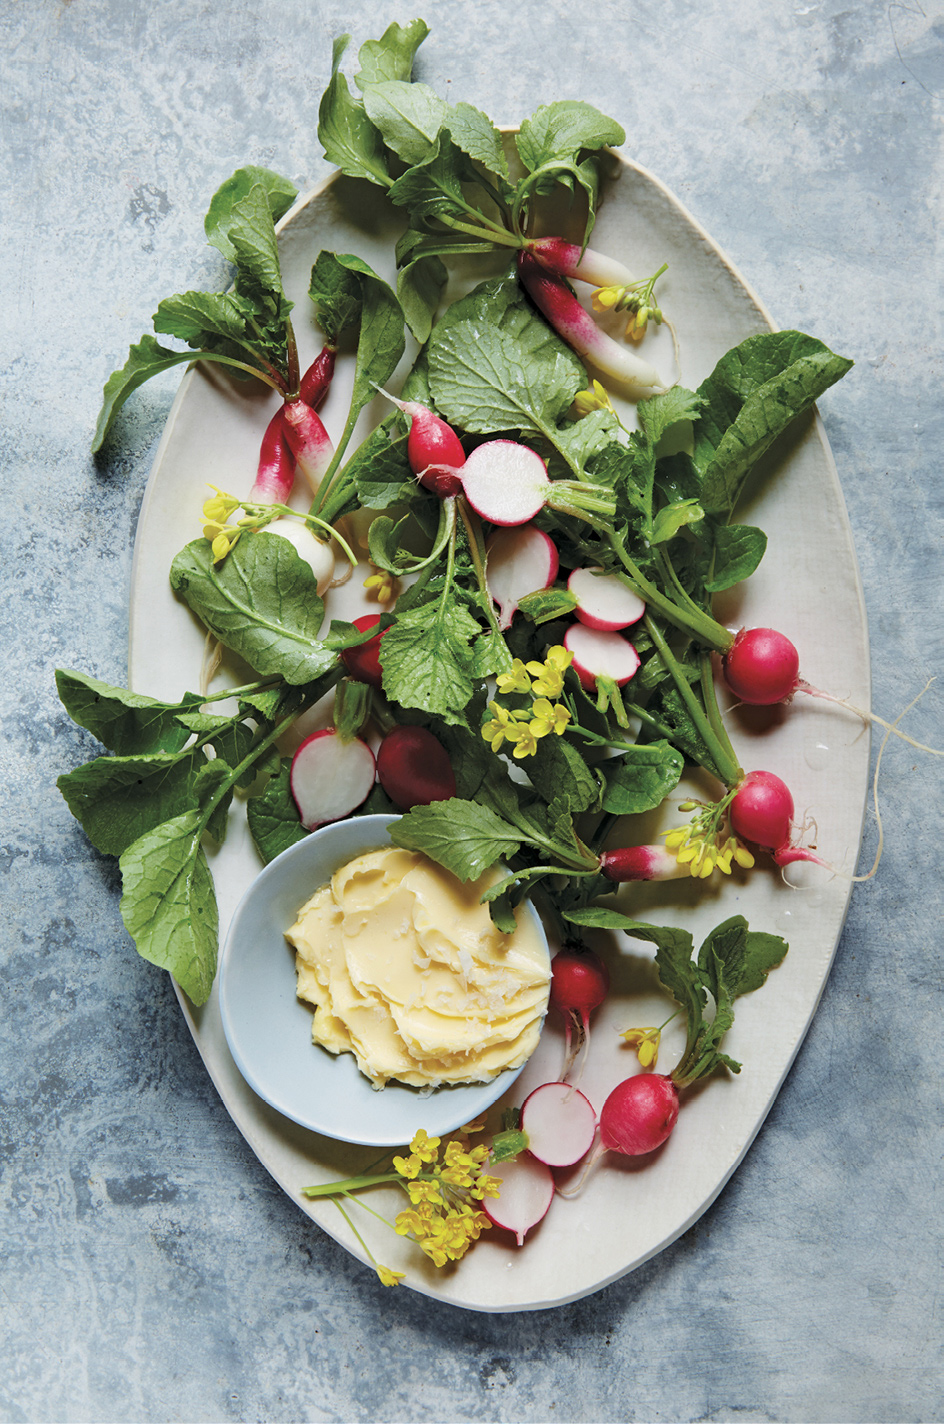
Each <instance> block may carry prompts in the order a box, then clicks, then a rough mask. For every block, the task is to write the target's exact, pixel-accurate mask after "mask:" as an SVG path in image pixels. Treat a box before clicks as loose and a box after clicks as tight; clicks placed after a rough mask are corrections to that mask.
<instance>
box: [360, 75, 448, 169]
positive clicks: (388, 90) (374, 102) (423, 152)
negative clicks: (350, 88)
mask: <svg viewBox="0 0 945 1424" xmlns="http://www.w3.org/2000/svg"><path fill="white" fill-rule="evenodd" d="M358 87H359V88H360V89H361V91H362V93H363V95H364V108H365V112H366V113H367V116H368V118H369V119H370V120H371V123H372V124H373V125H374V127H375V128H376V129H377V130H378V132H379V133H380V135H381V137H382V138H383V140H384V142H385V143H386V145H387V147H388V148H390V149H392V150H393V151H394V153H396V154H397V157H398V158H400V159H402V160H403V162H404V163H410V164H413V163H422V162H423V160H424V159H425V158H426V157H427V155H428V154H429V152H430V150H431V148H432V147H433V146H434V144H435V143H436V140H437V135H438V134H439V132H440V127H441V125H442V123H443V120H444V119H445V117H446V108H447V106H446V101H445V100H444V99H441V98H440V96H439V95H438V94H437V93H436V92H435V90H433V89H431V88H430V87H429V85H427V84H417V83H406V82H404V81H403V80H400V79H391V80H385V81H382V82H380V83H376V84H368V83H364V82H362V81H361V79H360V77H359V80H358Z"/></svg>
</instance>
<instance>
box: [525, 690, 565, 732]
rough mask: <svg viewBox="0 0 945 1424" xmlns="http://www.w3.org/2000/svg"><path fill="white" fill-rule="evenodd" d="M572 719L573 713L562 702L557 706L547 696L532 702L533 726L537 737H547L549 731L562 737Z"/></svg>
mask: <svg viewBox="0 0 945 1424" xmlns="http://www.w3.org/2000/svg"><path fill="white" fill-rule="evenodd" d="M570 720H571V713H570V712H569V711H568V709H567V707H562V705H561V703H560V702H559V703H558V704H557V706H555V704H554V703H553V702H549V701H548V699H547V697H539V698H537V699H536V701H535V702H533V703H532V720H531V727H532V731H533V732H534V734H535V736H536V737H546V736H547V735H548V733H549V732H554V734H555V736H556V737H560V736H562V734H563V733H564V729H565V727H566V726H567V725H568V723H569V722H570Z"/></svg>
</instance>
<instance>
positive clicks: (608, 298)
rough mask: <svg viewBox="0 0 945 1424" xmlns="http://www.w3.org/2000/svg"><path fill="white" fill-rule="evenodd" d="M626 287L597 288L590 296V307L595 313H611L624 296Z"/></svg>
mask: <svg viewBox="0 0 945 1424" xmlns="http://www.w3.org/2000/svg"><path fill="white" fill-rule="evenodd" d="M626 292H627V289H626V287H598V288H597V290H596V291H595V292H593V293H592V294H591V305H592V306H593V308H594V310H595V311H599V312H607V311H613V310H614V308H615V307H619V305H620V303H621V302H622V301H623V299H624V297H625V296H626Z"/></svg>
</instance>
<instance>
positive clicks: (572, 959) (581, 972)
mask: <svg viewBox="0 0 945 1424" xmlns="http://www.w3.org/2000/svg"><path fill="white" fill-rule="evenodd" d="M609 988H610V975H609V974H608V972H607V966H606V965H605V964H604V962H603V960H601V959H600V958H599V957H598V956H597V955H596V954H595V953H594V952H593V950H590V949H585V948H583V947H574V948H571V947H569V948H566V949H560V950H559V951H558V953H557V954H556V955H555V957H554V959H553V960H552V961H551V1003H552V1004H554V1006H555V1008H556V1009H557V1010H558V1012H559V1013H560V1014H561V1016H562V1018H563V1019H564V1066H563V1068H562V1070H561V1079H562V1081H564V1079H565V1078H566V1077H567V1076H568V1073H569V1072H570V1071H571V1068H572V1066H573V1064H574V1060H575V1058H576V1057H577V1055H578V1053H579V1052H580V1050H581V1047H582V1046H583V1048H584V1057H583V1058H582V1062H581V1068H582V1069H583V1066H584V1060H585V1059H586V1057H587V1050H588V1046H589V1044H590V1017H591V1014H592V1013H593V1012H594V1010H595V1009H596V1008H599V1007H600V1005H601V1004H602V1003H603V1002H604V1000H605V999H606V997H607V991H608V989H609ZM578 1079H580V1072H579V1073H578Z"/></svg>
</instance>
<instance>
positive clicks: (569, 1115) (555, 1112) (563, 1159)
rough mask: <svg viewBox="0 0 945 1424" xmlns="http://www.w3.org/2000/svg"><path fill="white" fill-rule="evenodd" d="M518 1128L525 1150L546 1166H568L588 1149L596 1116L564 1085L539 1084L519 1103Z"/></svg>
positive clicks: (578, 1159) (586, 1103)
mask: <svg viewBox="0 0 945 1424" xmlns="http://www.w3.org/2000/svg"><path fill="white" fill-rule="evenodd" d="M521 1128H522V1132H524V1134H525V1136H526V1138H527V1139H528V1150H529V1152H530V1153H531V1154H532V1156H533V1157H537V1158H538V1161H539V1162H544V1163H545V1165H546V1166H547V1167H571V1166H573V1165H574V1163H575V1162H580V1160H581V1158H582V1157H584V1156H585V1155H586V1154H587V1153H588V1152H589V1151H590V1150H591V1147H592V1145H593V1142H594V1134H595V1132H596V1131H597V1114H596V1113H595V1112H594V1109H593V1107H592V1106H591V1104H590V1102H589V1101H588V1099H587V1098H586V1097H585V1096H584V1094H583V1093H581V1092H579V1091H578V1089H577V1088H571V1087H569V1086H568V1085H567V1083H542V1085H541V1087H540V1088H535V1090H534V1091H533V1092H531V1093H529V1095H528V1097H527V1098H526V1099H525V1101H524V1103H523V1104H522V1116H521Z"/></svg>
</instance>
